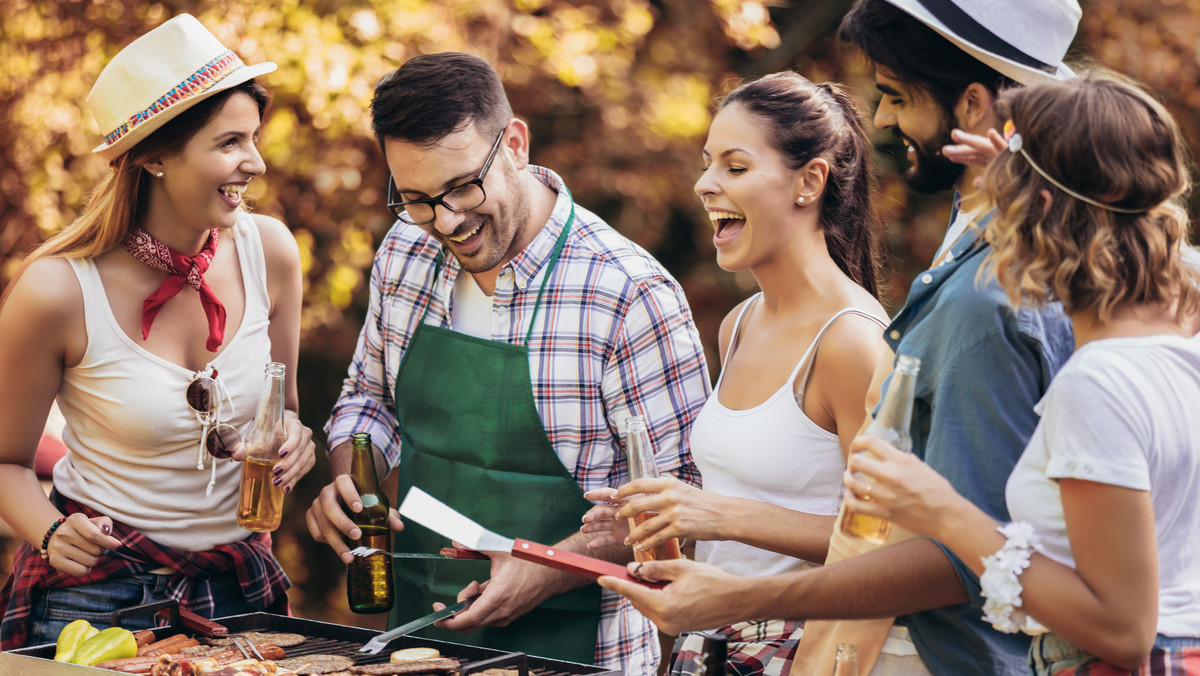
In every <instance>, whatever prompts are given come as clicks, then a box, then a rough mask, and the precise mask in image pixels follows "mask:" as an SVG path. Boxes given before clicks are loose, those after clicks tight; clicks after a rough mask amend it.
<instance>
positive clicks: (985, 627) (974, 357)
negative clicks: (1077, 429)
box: [883, 213, 1075, 676]
mask: <svg viewBox="0 0 1200 676" xmlns="http://www.w3.org/2000/svg"><path fill="white" fill-rule="evenodd" d="M990 219H991V214H990V213H989V214H988V215H986V216H985V217H984V218H983V219H981V220H980V221H979V222H978V223H977V226H978V228H979V229H978V230H968V231H967V232H966V233H964V234H963V236H962V237H960V238H959V240H958V242H956V243H955V244H954V245H953V246H952V247H951V250H950V255H949V256H948V257H947V262H945V263H943V264H942V265H940V266H938V267H936V268H932V269H930V270H928V271H926V272H925V273H923V274H921V275H920V276H918V277H917V279H916V280H915V281H914V282H913V285H912V289H911V290H910V291H909V294H908V299H907V300H906V302H905V304H904V307H903V308H902V309H901V310H900V312H899V313H898V314H897V315H896V317H895V319H894V320H893V321H892V323H891V325H890V326H888V328H887V330H886V331H885V338H886V340H887V341H888V343H889V344H890V345H891V347H892V350H893V351H894V352H895V353H896V354H897V355H900V354H906V355H911V356H913V357H917V358H918V359H920V360H921V370H920V373H919V375H918V376H917V392H916V401H915V404H914V407H913V418H912V428H911V433H912V440H913V452H914V453H916V454H917V455H918V456H919V457H921V458H922V459H924V460H925V462H926V463H928V464H929V466H930V467H933V468H934V469H936V470H937V471H938V472H939V473H941V474H942V475H943V476H945V477H946V478H947V479H949V481H950V483H951V484H953V485H954V488H955V489H956V490H957V491H958V492H959V493H961V494H962V495H963V496H965V497H967V498H968V499H970V500H971V502H974V503H975V504H976V505H978V506H979V507H980V508H981V509H983V510H984V511H985V512H987V513H988V514H990V515H991V516H993V517H994V518H996V519H999V520H1001V521H1007V520H1008V518H1009V517H1008V509H1007V507H1006V506H1005V503H1004V486H1005V483H1006V482H1007V481H1008V475H1009V474H1010V473H1011V472H1012V468H1013V465H1014V464H1015V463H1016V461H1017V458H1018V457H1020V455H1021V453H1022V451H1024V450H1025V444H1026V442H1028V441H1029V437H1030V436H1031V435H1032V434H1033V430H1034V427H1036V426H1037V422H1038V416H1037V414H1035V413H1034V411H1033V407H1034V404H1036V403H1037V402H1038V400H1040V399H1041V398H1042V395H1043V394H1044V393H1045V391H1046V388H1047V386H1048V385H1049V384H1050V379H1051V377H1053V376H1054V374H1055V373H1056V372H1057V371H1058V369H1059V367H1061V366H1062V365H1063V363H1065V362H1066V360H1067V358H1068V357H1069V356H1070V355H1071V352H1072V350H1074V348H1075V341H1074V336H1073V335H1072V332H1071V325H1070V323H1069V322H1068V320H1067V318H1066V317H1065V316H1064V315H1063V313H1062V309H1061V307H1060V306H1059V305H1058V304H1054V305H1051V306H1049V307H1046V308H1044V309H1041V310H1037V309H1032V308H1028V307H1021V308H1019V309H1014V308H1013V307H1012V306H1011V305H1010V304H1009V302H1008V299H1007V298H1006V297H1005V295H1004V291H1003V290H1002V289H1001V288H1000V286H999V284H998V283H997V282H996V280H995V276H994V275H992V274H985V275H984V276H983V277H980V278H979V279H978V280H977V273H978V272H979V269H980V268H981V267H982V266H983V262H984V259H985V258H987V254H988V252H989V251H990V249H991V248H990V247H989V246H988V245H987V243H986V242H984V241H983V238H982V228H984V227H986V224H987V222H988V221H989V220H990ZM889 384H890V378H889V380H888V381H885V382H884V385H883V387H884V390H885V391H886V388H887V386H888V385H889ZM939 546H941V545H940V543H939ZM942 550H943V551H945V553H946V556H947V557H949V559H950V561H951V562H952V563H953V564H954V567H955V568H956V570H957V572H958V576H959V579H960V580H961V581H962V584H963V587H964V588H965V589H966V590H967V593H968V595H969V596H970V598H971V600H970V602H968V603H964V604H961V605H957V606H950V607H946V608H940V609H937V610H932V611H927V612H923V613H915V614H912V615H907V616H904V617H902V618H900V620H899V621H900V622H901V623H902V624H905V625H907V626H908V629H909V632H910V633H911V635H912V639H913V643H914V644H916V647H917V652H918V653H920V655H921V659H922V660H923V661H924V662H925V665H926V667H927V668H928V669H929V671H930V672H931V673H933V674H935V675H939V676H940V675H941V674H947V675H950V674H953V675H955V676H961V675H964V674H1014V675H1016V674H1027V673H1028V667H1026V657H1027V652H1028V649H1029V640H1030V639H1029V637H1028V636H1025V635H1023V634H1018V635H1013V634H1002V633H1000V632H998V631H996V630H995V629H993V628H992V627H991V626H990V625H989V624H987V623H985V622H984V621H983V619H982V615H983V611H982V607H983V599H982V598H981V597H980V595H979V578H978V577H977V576H976V575H975V574H974V573H972V572H971V570H970V569H969V568H968V567H967V566H966V565H965V564H963V562H962V561H960V560H959V559H958V557H956V556H955V555H954V554H952V553H951V552H950V551H949V550H948V549H946V548H945V547H942Z"/></svg>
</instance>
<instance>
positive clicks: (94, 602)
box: [26, 573, 264, 646]
mask: <svg viewBox="0 0 1200 676" xmlns="http://www.w3.org/2000/svg"><path fill="white" fill-rule="evenodd" d="M170 579H171V576H170V575H155V574H153V573H138V574H137V575H131V576H128V577H122V578H116V579H112V580H102V581H100V582H93V583H91V584H84V585H78V586H75V587H63V588H60V589H43V590H39V591H37V592H34V595H33V607H32V608H31V609H30V615H29V639H28V640H27V642H26V645H31V646H32V645H42V644H44V643H54V642H55V641H57V640H58V633H59V632H60V631H62V628H63V627H65V626H67V624H68V623H70V622H72V621H74V620H79V619H84V620H87V621H88V622H90V623H91V624H92V625H93V626H94V627H96V628H97V629H106V628H107V627H108V626H109V624H110V622H111V621H112V612H113V611H114V610H120V609H121V608H128V607H130V606H136V605H140V604H143V603H151V602H154V601H161V600H163V599H165V598H167V593H166V590H167V583H168V582H169V581H170ZM209 581H210V583H211V585H212V595H213V609H214V613H215V614H214V617H223V616H225V615H239V614H241V613H252V612H257V611H260V610H264V609H263V608H258V607H251V605H250V604H249V603H247V602H246V599H245V597H243V596H242V589H241V585H240V584H239V583H238V579H237V575H232V574H231V575H222V576H219V577H215V578H210V580H209ZM121 626H122V627H125V628H126V629H129V630H131V631H138V630H139V629H149V628H151V627H153V626H155V618H154V615H153V614H152V613H147V614H145V615H138V616H136V617H130V618H128V619H125V620H122V621H121Z"/></svg>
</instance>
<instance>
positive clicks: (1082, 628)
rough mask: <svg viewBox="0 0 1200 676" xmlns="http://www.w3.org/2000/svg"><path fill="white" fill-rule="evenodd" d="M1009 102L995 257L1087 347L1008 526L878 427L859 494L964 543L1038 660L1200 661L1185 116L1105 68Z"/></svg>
mask: <svg viewBox="0 0 1200 676" xmlns="http://www.w3.org/2000/svg"><path fill="white" fill-rule="evenodd" d="M1002 106H1003V108H1002V110H1004V111H1005V112H1006V113H1007V115H1008V117H1009V118H1010V122H1009V123H1008V124H1007V125H1006V127H1005V132H1006V133H1005V138H1004V139H1003V141H1004V143H1005V147H1004V149H1002V150H1001V152H1000V156H999V157H998V158H997V159H995V160H994V161H993V162H992V163H991V165H990V166H989V168H988V171H987V174H986V176H985V179H984V190H985V192H986V194H987V196H988V198H989V199H990V201H992V202H993V203H994V204H995V205H996V208H997V214H996V217H995V219H994V220H993V221H992V224H991V225H990V226H989V227H988V229H987V230H986V231H985V236H986V237H987V239H988V241H989V242H990V243H991V244H992V246H993V247H994V251H993V252H992V253H991V261H990V263H991V265H992V268H991V269H992V270H994V272H995V274H996V275H997V276H998V278H999V280H1000V282H1001V284H1002V285H1003V286H1004V287H1006V289H1007V291H1008V293H1009V295H1010V297H1011V298H1012V300H1013V302H1014V304H1016V303H1017V302H1018V301H1023V302H1030V303H1037V304H1044V303H1049V302H1060V303H1062V305H1063V308H1064V310H1065V312H1066V313H1067V315H1068V316H1069V317H1070V319H1071V323H1072V326H1073V328H1074V331H1075V339H1076V346H1077V347H1076V351H1075V353H1074V354H1073V355H1072V357H1071V358H1070V360H1069V361H1068V362H1067V363H1066V365H1065V366H1063V368H1062V370H1061V371H1059V373H1058V375H1057V376H1056V377H1055V378H1054V381H1053V382H1052V383H1051V385H1050V388H1049V390H1048V392H1047V394H1046V396H1045V397H1044V398H1043V400H1042V401H1041V403H1040V404H1039V412H1040V414H1041V423H1040V424H1039V426H1038V428H1037V430H1036V431H1035V433H1034V435H1033V438H1032V439H1031V440H1030V443H1029V445H1028V447H1027V448H1026V450H1025V453H1024V454H1023V455H1022V457H1021V459H1020V461H1019V462H1018V463H1017V465H1016V467H1015V469H1014V470H1013V473H1012V475H1011V476H1010V478H1009V480H1008V485H1007V491H1006V497H1007V502H1008V507H1009V511H1010V513H1011V515H1012V517H1013V519H1014V522H1013V523H1009V524H998V523H996V522H995V521H993V520H992V519H991V518H990V517H988V516H987V515H985V514H984V513H983V512H981V511H980V510H978V509H976V508H975V507H974V506H973V505H972V504H971V502H970V501H968V500H966V499H965V498H963V497H962V496H960V495H958V494H957V493H955V492H954V490H953V488H951V487H950V485H949V484H948V483H947V482H946V481H945V480H944V479H943V478H942V477H941V476H939V475H938V474H937V473H936V472H934V471H932V470H930V469H929V468H928V467H927V466H925V465H924V464H923V463H921V462H920V461H919V460H918V459H917V458H915V457H913V456H911V455H907V454H904V453H901V452H900V451H898V450H896V449H895V448H893V447H891V446H890V445H888V444H886V443H884V442H882V441H881V440H879V439H874V438H863V439H861V440H860V441H858V442H856V444H855V448H856V450H859V451H868V452H865V453H862V452H859V453H855V454H854V455H853V456H852V457H851V459H850V463H849V470H848V471H847V473H846V476H845V484H846V486H847V487H848V488H849V489H850V490H849V493H850V495H848V496H847V503H848V506H849V507H850V508H851V509H853V510H854V511H856V512H861V513H863V514H869V515H872V516H878V517H883V518H886V519H891V520H893V521H895V522H896V523H897V524H899V525H901V526H903V527H904V528H907V529H909V530H911V531H913V532H915V533H919V534H923V535H927V536H930V537H933V538H935V539H937V540H939V541H940V542H942V543H944V544H945V545H947V546H949V547H950V548H951V549H953V550H954V551H955V553H957V554H958V555H959V556H960V557H962V560H963V561H964V562H966V563H967V564H968V565H970V566H971V567H972V569H973V570H974V571H975V572H976V573H978V574H979V575H980V582H981V585H982V587H983V593H984V596H985V597H986V599H987V600H986V603H985V605H984V607H983V610H984V614H985V615H984V617H985V619H986V620H988V621H989V622H991V623H993V625H994V626H995V627H996V629H997V630H999V631H1005V632H1015V631H1024V632H1026V633H1030V634H1033V635H1034V636H1035V639H1034V641H1033V646H1032V648H1031V650H1030V657H1029V660H1030V667H1031V670H1032V671H1033V673H1036V674H1039V675H1050V674H1056V675H1057V674H1091V675H1097V674H1128V673H1131V672H1133V671H1136V673H1138V674H1167V673H1170V674H1185V673H1186V674H1194V673H1200V549H1198V548H1197V547H1196V546H1195V543H1196V541H1197V538H1200V510H1197V509H1196V504H1197V503H1200V483H1198V482H1197V479H1196V477H1197V476H1200V416H1197V415H1196V414H1195V402H1196V401H1200V336H1197V331H1200V287H1198V284H1200V275H1198V273H1197V271H1196V268H1195V267H1193V266H1192V265H1190V264H1188V262H1187V261H1185V256H1186V255H1187V251H1188V249H1187V247H1186V240H1187V228H1188V222H1187V218H1186V214H1185V213H1184V212H1183V211H1182V209H1181V208H1180V207H1179V206H1178V203H1179V202H1180V198H1181V197H1182V195H1183V194H1184V193H1185V192H1186V191H1187V189H1188V187H1189V166H1188V157H1187V153H1186V151H1185V147H1184V144H1183V140H1182V138H1181V136H1180V132H1179V128H1178V126H1177V125H1176V124H1175V122H1174V120H1172V119H1171V116H1170V115H1169V114H1168V113H1167V111H1166V110H1165V109H1164V108H1163V107H1162V105H1161V104H1159V103H1158V102H1157V101H1155V100H1154V99H1153V98H1151V97H1150V96H1148V95H1147V94H1146V93H1145V92H1143V91H1142V90H1141V89H1139V88H1138V87H1136V86H1134V85H1132V84H1129V83H1127V82H1124V81H1121V80H1118V79H1115V78H1113V77H1109V76H1103V75H1099V74H1097V75H1090V76H1087V77H1081V78H1078V79H1076V80H1071V81H1066V82H1056V83H1051V84H1038V85H1031V86H1027V87H1024V88H1021V89H1016V90H1012V91H1010V92H1006V93H1005V94H1004V95H1003V99H1002ZM997 140H999V139H997ZM981 148H983V149H984V150H985V151H986V147H984V146H982V145H981ZM984 154H985V155H986V152H985V153H984ZM985 270H986V268H985Z"/></svg>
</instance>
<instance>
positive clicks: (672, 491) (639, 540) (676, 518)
mask: <svg viewBox="0 0 1200 676" xmlns="http://www.w3.org/2000/svg"><path fill="white" fill-rule="evenodd" d="M617 498H618V499H620V500H623V502H624V504H622V505H621V508H620V509H619V510H617V514H616V518H617V519H632V518H634V517H636V516H638V515H640V514H647V515H648V516H647V518H646V520H645V521H644V522H642V523H641V524H640V525H638V526H637V528H633V529H632V530H631V531H630V533H629V537H628V538H627V539H626V544H631V545H633V544H634V543H636V544H635V545H634V549H636V550H638V551H646V550H649V549H652V548H654V547H657V546H659V545H661V544H663V543H664V542H666V541H667V540H670V539H671V538H679V540H680V542H681V543H682V541H683V540H684V539H685V538H691V539H693V540H729V539H733V538H732V537H731V535H732V534H731V533H726V532H725V525H726V515H727V514H728V510H725V509H722V508H721V504H722V500H723V498H722V496H720V495H717V494H715V493H707V492H705V491H703V490H700V489H699V488H696V487H695V486H691V485H689V484H686V483H684V482H682V481H680V480H679V479H676V478H675V477H660V478H658V479H638V480H637V481H631V482H630V483H627V484H625V485H624V486H622V487H621V488H620V489H619V490H618V491H617Z"/></svg>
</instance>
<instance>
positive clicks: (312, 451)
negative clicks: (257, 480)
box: [274, 410, 317, 493]
mask: <svg viewBox="0 0 1200 676" xmlns="http://www.w3.org/2000/svg"><path fill="white" fill-rule="evenodd" d="M283 431H284V433H285V434H286V437H285V438H284V440H283V444H282V445H280V447H279V462H277V463H276V464H275V480H274V484H275V485H276V486H279V487H280V488H282V489H283V492H284V493H291V492H292V489H293V488H295V487H296V483H297V482H298V481H300V479H301V477H303V476H304V475H305V474H308V471H309V470H310V469H312V468H313V465H315V464H316V463H317V457H316V452H317V446H316V444H314V443H313V440H312V429H310V428H309V427H308V426H307V425H305V424H304V423H302V422H300V417H299V416H298V415H296V413H295V411H292V410H285V411H284V412H283Z"/></svg>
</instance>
